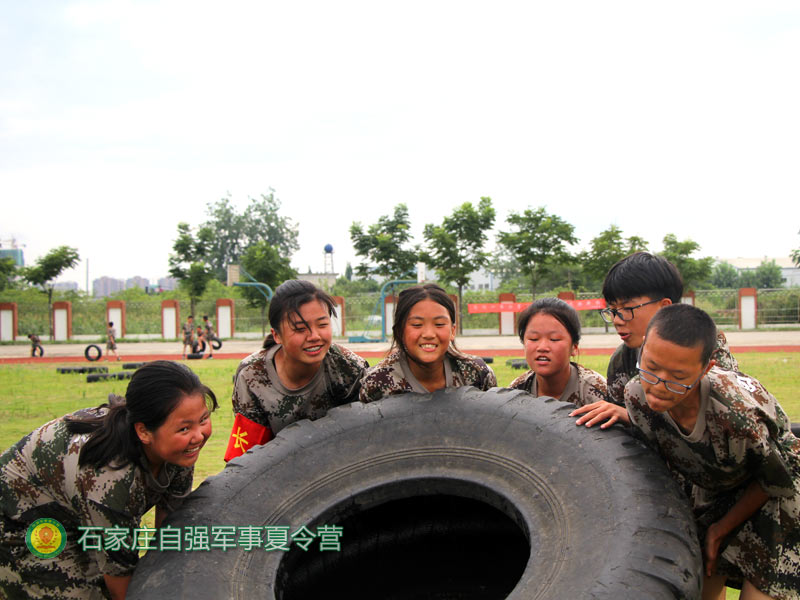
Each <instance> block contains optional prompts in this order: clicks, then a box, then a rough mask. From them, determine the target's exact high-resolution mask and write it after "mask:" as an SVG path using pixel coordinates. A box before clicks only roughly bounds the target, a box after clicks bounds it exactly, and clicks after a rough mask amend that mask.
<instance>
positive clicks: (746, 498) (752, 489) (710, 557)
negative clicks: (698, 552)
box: [703, 481, 769, 577]
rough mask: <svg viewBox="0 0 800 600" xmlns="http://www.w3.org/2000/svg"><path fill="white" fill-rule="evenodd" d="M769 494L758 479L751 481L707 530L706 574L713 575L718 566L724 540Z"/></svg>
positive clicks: (704, 548)
mask: <svg viewBox="0 0 800 600" xmlns="http://www.w3.org/2000/svg"><path fill="white" fill-rule="evenodd" d="M768 498H769V496H768V495H767V493H766V492H765V491H764V488H762V487H761V484H759V483H758V482H757V481H752V482H750V485H748V486H747V489H746V490H745V491H744V494H742V497H741V498H739V500H737V501H736V504H734V505H733V506H732V507H731V509H730V510H729V511H728V512H727V513H725V516H724V517H722V518H721V519H720V520H719V521H717V522H716V523H712V524H711V525H710V526H709V527H708V531H707V532H706V542H705V545H704V547H703V554H704V555H705V562H706V576H708V577H711V576H712V575H713V574H714V571H715V570H716V567H717V557H718V556H719V547H720V544H722V540H724V539H725V537H726V536H727V535H728V534H729V533H730V532H731V531H733V530H734V529H736V528H737V527H738V526H739V525H741V524H742V523H744V522H745V521H746V520H747V519H749V518H750V517H751V516H752V515H753V513H755V512H756V511H757V510H758V509H759V508H761V507H762V506H763V505H764V503H765V502H766V501H767V499H768Z"/></svg>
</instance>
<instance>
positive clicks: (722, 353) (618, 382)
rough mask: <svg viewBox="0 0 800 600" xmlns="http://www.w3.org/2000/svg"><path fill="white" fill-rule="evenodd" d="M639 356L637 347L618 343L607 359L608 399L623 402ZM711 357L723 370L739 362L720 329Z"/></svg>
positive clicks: (737, 366) (731, 369) (735, 365)
mask: <svg viewBox="0 0 800 600" xmlns="http://www.w3.org/2000/svg"><path fill="white" fill-rule="evenodd" d="M638 357H639V348H629V347H628V346H626V345H625V344H620V345H619V346H618V347H617V349H616V350H615V351H614V354H613V355H612V356H611V359H610V360H609V361H608V371H607V372H606V382H607V384H608V395H609V400H610V401H611V402H614V403H615V404H619V405H622V404H624V402H625V386H626V385H627V383H628V382H629V381H630V380H631V379H633V378H634V377H636V376H638V375H639V372H638V371H637V370H636V359H637V358H638ZM711 358H712V359H714V360H715V361H717V362H716V367H717V368H720V369H723V370H725V371H736V370H738V368H739V364H738V363H737V362H736V359H735V358H734V357H733V355H732V354H731V351H730V349H729V348H728V340H727V339H726V338H725V334H724V333H722V332H721V331H718V332H717V347H716V348H715V349H714V353H713V354H712V355H711Z"/></svg>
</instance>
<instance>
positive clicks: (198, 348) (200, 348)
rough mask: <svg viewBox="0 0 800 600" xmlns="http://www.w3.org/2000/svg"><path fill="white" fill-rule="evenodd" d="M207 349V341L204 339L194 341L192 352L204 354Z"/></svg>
mask: <svg viewBox="0 0 800 600" xmlns="http://www.w3.org/2000/svg"><path fill="white" fill-rule="evenodd" d="M205 350H206V343H205V342H203V341H199V342H198V341H196V340H195V341H194V342H192V353H193V354H202V353H203V352H205Z"/></svg>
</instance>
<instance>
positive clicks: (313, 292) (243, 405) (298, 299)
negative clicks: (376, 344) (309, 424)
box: [225, 280, 367, 460]
mask: <svg viewBox="0 0 800 600" xmlns="http://www.w3.org/2000/svg"><path fill="white" fill-rule="evenodd" d="M335 306H336V305H335V304H334V302H333V299H332V298H331V297H330V296H329V295H328V294H326V293H325V292H324V291H322V290H321V289H319V288H317V287H315V286H314V285H313V284H312V283H309V282H308V281H301V280H289V281H285V282H284V283H282V284H281V285H280V286H278V288H277V289H276V290H275V294H274V295H273V296H272V300H270V303H269V322H270V323H271V324H272V326H273V329H272V330H271V333H270V334H269V335H268V336H267V339H266V340H265V341H264V346H263V348H262V349H261V350H260V351H258V352H256V353H254V354H251V355H250V356H248V357H247V358H245V359H244V360H243V361H242V362H241V364H240V365H239V368H238V370H237V371H236V377H235V383H234V388H233V412H234V413H235V419H234V424H233V431H232V433H231V438H230V440H229V443H228V450H227V451H226V453H225V460H230V459H231V458H234V457H236V456H239V455H240V454H243V453H244V452H246V451H247V450H249V449H251V448H252V447H253V446H254V445H257V444H263V443H266V442H268V441H269V440H270V439H272V438H273V437H274V436H275V434H277V433H278V432H279V431H280V430H281V429H283V428H284V427H286V426H287V425H288V424H290V423H294V422H295V421H299V420H300V419H318V418H319V417H323V416H325V414H326V413H327V412H328V409H329V408H332V407H334V406H339V405H341V404H347V403H350V402H353V401H355V400H357V399H358V390H359V382H360V380H361V376H362V375H363V373H364V371H365V369H366V368H367V361H365V360H364V359H363V358H361V357H360V356H358V355H356V354H355V353H353V352H351V351H350V350H348V349H347V348H344V347H342V346H339V345H338V344H333V343H331V339H332V337H333V332H332V328H331V316H332V315H333V313H334V310H335Z"/></svg>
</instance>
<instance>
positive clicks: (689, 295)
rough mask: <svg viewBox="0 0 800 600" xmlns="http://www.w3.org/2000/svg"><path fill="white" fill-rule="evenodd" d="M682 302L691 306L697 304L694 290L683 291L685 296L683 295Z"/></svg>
mask: <svg viewBox="0 0 800 600" xmlns="http://www.w3.org/2000/svg"><path fill="white" fill-rule="evenodd" d="M681 304H690V305H691V306H697V303H696V302H695V297H694V290H686V291H684V292H683V296H681Z"/></svg>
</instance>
